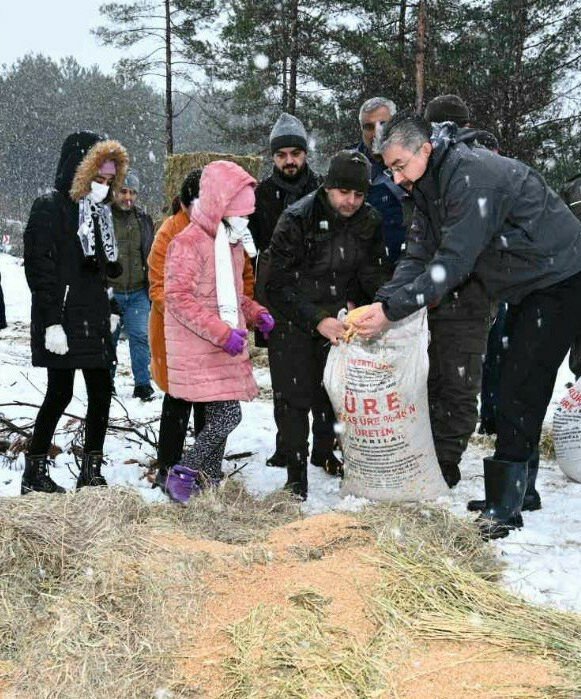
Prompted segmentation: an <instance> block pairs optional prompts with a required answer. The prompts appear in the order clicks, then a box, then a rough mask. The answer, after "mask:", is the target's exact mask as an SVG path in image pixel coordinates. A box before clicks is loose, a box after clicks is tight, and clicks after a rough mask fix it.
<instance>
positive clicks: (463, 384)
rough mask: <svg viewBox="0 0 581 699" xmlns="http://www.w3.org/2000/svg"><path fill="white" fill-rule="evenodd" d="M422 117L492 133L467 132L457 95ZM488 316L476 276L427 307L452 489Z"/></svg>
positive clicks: (436, 409) (438, 101)
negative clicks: (470, 129)
mask: <svg viewBox="0 0 581 699" xmlns="http://www.w3.org/2000/svg"><path fill="white" fill-rule="evenodd" d="M424 118H425V119H426V121H428V122H432V123H435V124H441V123H443V122H452V123H454V124H457V126H458V127H460V128H461V133H462V134H463V135H464V137H465V138H467V139H468V138H469V139H471V142H473V143H476V142H478V143H479V144H480V145H482V141H483V140H484V136H485V135H486V136H487V137H489V138H490V137H491V134H488V133H487V132H483V131H480V130H472V131H468V124H469V120H470V111H469V109H468V106H467V105H466V103H465V102H464V101H463V100H462V99H461V98H460V97H459V96H458V95H439V96H438V97H435V98H434V99H433V100H431V101H430V102H428V105H427V106H426V110H425V113H424ZM414 155H415V154H414ZM413 157H414V156H412V158H413ZM409 167H410V165H409V163H408V162H404V163H402V164H400V165H399V166H398V165H395V166H394V167H393V168H392V172H393V173H394V177H396V178H399V177H400V176H402V172H403V173H404V174H405V172H406V171H407V168H409ZM490 318H491V303H490V299H489V298H488V296H487V294H486V291H485V289H484V287H483V285H482V283H481V282H480V280H479V279H478V278H477V277H475V276H470V277H469V278H468V279H466V280H465V281H464V282H463V283H462V284H460V285H459V286H458V287H457V288H455V289H453V290H452V291H451V292H450V293H449V294H447V295H446V296H445V297H444V298H442V299H441V301H440V302H439V303H438V304H436V305H434V306H433V307H431V308H430V309H429V311H428V323H429V328H430V345H429V350H428V352H429V357H430V372H429V376H428V402H429V406H430V423H431V426H432V434H433V436H434V446H435V448H436V455H437V457H438V463H439V465H440V469H441V471H442V475H443V476H444V479H445V481H446V483H447V484H448V487H450V488H453V487H454V486H455V485H456V484H457V483H458V482H459V481H460V478H461V474H460V462H461V460H462V456H463V454H464V452H465V451H466V448H467V446H468V441H469V439H470V437H471V435H472V434H473V432H474V430H475V428H476V423H477V422H478V394H479V393H480V389H481V386H482V358H483V356H484V355H485V353H486V341H487V337H488V330H489V327H490Z"/></svg>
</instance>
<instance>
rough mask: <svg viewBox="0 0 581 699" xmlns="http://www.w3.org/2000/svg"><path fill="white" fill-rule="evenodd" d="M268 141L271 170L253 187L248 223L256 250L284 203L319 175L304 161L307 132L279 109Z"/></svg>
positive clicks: (312, 184) (267, 237)
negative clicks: (254, 198) (279, 112)
mask: <svg viewBox="0 0 581 699" xmlns="http://www.w3.org/2000/svg"><path fill="white" fill-rule="evenodd" d="M269 142H270V152H271V153H272V161H273V166H272V173H271V174H270V175H269V176H268V177H266V178H265V179H263V180H262V181H261V182H259V184H258V186H257V187H256V190H255V196H256V209H255V211H254V213H253V214H252V215H251V216H250V219H249V224H248V227H249V228H250V232H251V233H252V237H253V238H254V244H255V245H256V249H257V250H258V251H259V252H260V251H262V250H266V248H267V247H268V246H269V245H270V239H271V238H272V233H273V231H274V229H275V226H276V224H277V222H278V219H279V217H280V215H281V214H282V212H283V211H284V210H285V209H286V208H287V206H290V205H291V204H294V203H295V202H296V201H298V200H299V199H302V198H303V197H304V196H305V195H306V194H309V192H312V191H313V190H315V189H317V187H318V186H319V184H320V178H319V177H318V176H317V175H316V174H315V173H314V172H313V171H312V170H311V168H310V167H309V163H308V161H307V150H308V146H307V132H306V131H305V127H304V126H303V124H302V122H301V121H300V120H299V119H297V118H296V117H295V116H293V115H292V114H287V113H286V112H283V113H282V114H281V115H280V116H279V118H278V119H277V121H276V123H275V124H274V126H273V127H272V131H271V132H270V138H269Z"/></svg>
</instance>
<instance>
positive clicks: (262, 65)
mask: <svg viewBox="0 0 581 699" xmlns="http://www.w3.org/2000/svg"><path fill="white" fill-rule="evenodd" d="M269 63H270V61H269V60H268V56H266V55H265V54H264V53H257V54H256V55H255V56H254V65H255V66H256V67H257V68H258V69H259V70H266V69H267V68H268V64H269Z"/></svg>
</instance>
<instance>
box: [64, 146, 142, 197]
mask: <svg viewBox="0 0 581 699" xmlns="http://www.w3.org/2000/svg"><path fill="white" fill-rule="evenodd" d="M107 160H113V161H114V163H115V165H116V166H117V172H116V174H115V179H114V180H113V183H112V184H111V188H112V189H120V188H121V186H122V185H123V182H124V180H125V175H126V174H127V169H128V167H129V156H128V155H127V151H126V150H125V148H124V147H123V146H122V145H121V144H120V143H119V141H113V140H107V141H97V143H95V144H94V145H93V146H92V148H91V149H90V150H89V152H88V153H87V155H85V157H84V158H83V159H82V161H81V163H80V164H79V166H78V167H77V169H76V171H75V175H74V178H73V181H72V184H71V188H70V190H69V195H70V197H71V199H72V200H73V201H75V202H78V201H79V200H80V199H82V198H83V197H85V196H86V195H87V194H89V192H90V191H91V182H92V181H93V180H94V179H95V177H96V176H97V174H98V173H99V168H100V167H101V165H103V163H104V162H105V161H107Z"/></svg>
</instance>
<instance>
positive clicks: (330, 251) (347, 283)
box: [266, 151, 387, 498]
mask: <svg viewBox="0 0 581 699" xmlns="http://www.w3.org/2000/svg"><path fill="white" fill-rule="evenodd" d="M369 175H370V166H369V162H368V160H367V158H365V156H364V155H362V154H361V153H357V152H356V151H341V152H339V153H338V154H337V155H335V156H334V158H333V159H332V160H331V164H330V167H329V172H328V174H327V177H326V179H325V184H324V186H321V187H319V189H317V190H316V191H315V192H312V193H311V194H308V195H307V196H306V197H304V198H303V199H301V200H299V201H298V202H297V203H296V204H293V205H292V206H290V207H289V208H288V209H287V210H286V211H285V212H284V213H283V214H282V216H281V217H280V219H279V221H278V224H277V226H276V229H275V231H274V234H273V236H272V242H271V245H270V250H271V262H270V274H269V280H268V282H267V284H266V289H267V294H268V300H269V302H270V308H271V310H272V311H273V313H274V314H275V316H276V318H277V324H276V326H275V329H274V331H273V332H272V334H271V336H270V339H269V357H270V371H271V376H272V388H273V392H274V394H275V395H276V396H277V405H278V410H279V414H278V426H279V430H280V440H279V446H280V449H281V451H282V453H283V454H284V456H285V459H286V463H287V465H288V482H287V487H288V488H289V489H291V490H292V491H293V493H295V494H296V495H297V496H299V497H301V498H306V496H307V489H308V486H307V455H308V444H307V441H308V436H309V411H310V410H312V412H313V415H314V416H315V418H316V419H318V420H319V422H320V424H324V425H326V426H327V435H328V439H329V443H328V444H327V445H325V446H326V449H327V452H331V451H332V442H333V438H334V434H333V427H334V423H335V415H334V413H333V408H332V407H331V403H330V401H329V397H328V396H327V393H326V391H325V389H324V387H323V370H324V367H325V362H326V360H327V354H328V352H329V343H332V344H337V342H338V340H339V339H340V338H341V336H342V334H343V332H344V329H345V326H344V324H343V323H342V322H341V321H339V320H337V313H338V311H339V310H340V309H341V308H345V307H346V306H347V303H348V301H350V300H351V299H352V298H353V294H356V293H360V292H359V291H358V290H359V289H361V290H363V292H364V293H365V294H366V295H367V297H368V298H373V294H374V293H375V291H376V289H377V288H378V287H379V285H380V284H381V283H382V282H383V281H385V279H386V278H387V274H386V270H387V260H386V257H385V250H384V245H383V240H382V236H381V217H380V215H379V214H378V212H377V211H375V209H373V208H372V207H371V206H370V205H369V204H366V203H365V195H366V193H367V189H368V187H369ZM321 446H322V445H321Z"/></svg>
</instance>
